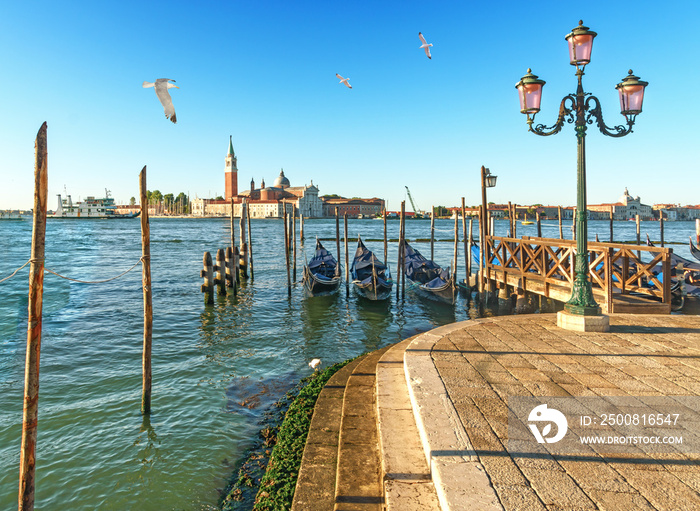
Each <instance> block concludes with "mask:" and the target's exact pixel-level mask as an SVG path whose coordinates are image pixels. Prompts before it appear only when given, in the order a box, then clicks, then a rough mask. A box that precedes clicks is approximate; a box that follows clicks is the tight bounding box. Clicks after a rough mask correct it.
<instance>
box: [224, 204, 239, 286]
mask: <svg viewBox="0 0 700 511" xmlns="http://www.w3.org/2000/svg"><path fill="white" fill-rule="evenodd" d="M233 212H234V202H233V197H231V247H229V248H231V254H232V255H231V257H233V254H234V253H236V250H235V249H236V229H235V228H234V226H235V223H234V221H233V218H234V216H233ZM226 257H227V258H228V257H229V255H228V251H227V252H226ZM227 267H228V266H227ZM230 268H231V271H234V269H235V272H236V273H235V275H231V278H230V279H229V280H228V281H227V282H228V283H229V284H228V285H229V286H231V287H232V288H233V294H234V296H235V295H237V294H238V266H237V265H235V264H231V266H230Z"/></svg>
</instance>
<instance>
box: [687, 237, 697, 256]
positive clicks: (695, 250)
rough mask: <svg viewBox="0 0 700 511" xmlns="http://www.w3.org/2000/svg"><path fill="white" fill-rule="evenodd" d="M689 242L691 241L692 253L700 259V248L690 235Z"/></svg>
mask: <svg viewBox="0 0 700 511" xmlns="http://www.w3.org/2000/svg"><path fill="white" fill-rule="evenodd" d="M688 243H690V253H691V254H692V255H693V257H694V258H695V259H697V260H698V261H700V248H698V247H696V246H695V245H693V238H691V237H690V236H688Z"/></svg>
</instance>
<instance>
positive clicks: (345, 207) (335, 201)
mask: <svg viewBox="0 0 700 511" xmlns="http://www.w3.org/2000/svg"><path fill="white" fill-rule="evenodd" d="M384 207H385V203H384V199H378V198H376V197H373V198H371V199H359V198H353V199H346V198H345V197H333V198H326V199H324V200H323V212H324V216H331V217H332V216H335V212H336V209H337V210H338V216H340V217H342V216H344V215H348V216H349V217H351V218H371V217H375V216H379V215H381V214H382V211H384ZM407 214H408V213H407Z"/></svg>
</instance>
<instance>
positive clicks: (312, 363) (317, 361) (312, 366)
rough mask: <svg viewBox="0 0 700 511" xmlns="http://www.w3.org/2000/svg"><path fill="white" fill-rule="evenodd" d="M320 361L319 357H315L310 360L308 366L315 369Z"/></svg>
mask: <svg viewBox="0 0 700 511" xmlns="http://www.w3.org/2000/svg"><path fill="white" fill-rule="evenodd" d="M320 363H321V359H320V358H315V359H313V360H312V361H311V362H309V367H310V368H311V369H313V370H314V371H315V370H316V368H317V367H318V365H319V364H320Z"/></svg>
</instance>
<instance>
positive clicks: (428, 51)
mask: <svg viewBox="0 0 700 511" xmlns="http://www.w3.org/2000/svg"><path fill="white" fill-rule="evenodd" d="M418 37H419V38H420V42H422V43H423V44H421V46H420V47H421V48H423V49H424V50H425V54H426V55H427V56H428V58H429V59H432V57H431V56H430V47H431V46H432V45H433V43H428V41H426V40H425V37H423V34H421V33H420V32H418Z"/></svg>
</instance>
